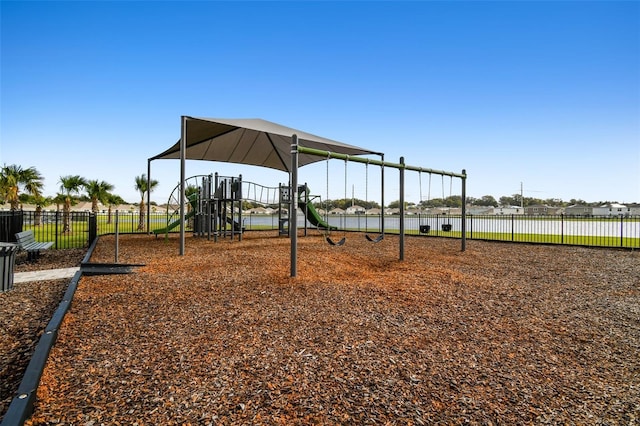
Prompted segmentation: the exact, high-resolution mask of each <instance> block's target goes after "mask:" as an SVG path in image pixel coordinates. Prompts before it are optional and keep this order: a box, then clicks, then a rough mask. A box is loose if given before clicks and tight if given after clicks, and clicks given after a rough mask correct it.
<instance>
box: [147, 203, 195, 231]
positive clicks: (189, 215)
mask: <svg viewBox="0 0 640 426" xmlns="http://www.w3.org/2000/svg"><path fill="white" fill-rule="evenodd" d="M195 214H196V210H195V209H191V211H190V212H189V213H187V214H186V215H184V220H189V219H191V218H192V217H193V216H194V215H195ZM179 225H180V219H178V220H174V221H173V222H171V223H170V224H168V225H167V226H165V227H164V228H159V229H154V230H153V233H154V234H156V235H158V234H166V233H167V232H169V231H171V230H172V229H173V228H175V227H177V226H179Z"/></svg>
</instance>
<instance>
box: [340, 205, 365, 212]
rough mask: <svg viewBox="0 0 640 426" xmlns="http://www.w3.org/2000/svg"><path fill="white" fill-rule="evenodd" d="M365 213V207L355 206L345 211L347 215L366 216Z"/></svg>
mask: <svg viewBox="0 0 640 426" xmlns="http://www.w3.org/2000/svg"><path fill="white" fill-rule="evenodd" d="M365 211H366V210H365V208H364V207H362V206H358V205H355V206H350V207H347V209H346V210H345V213H346V214H365Z"/></svg>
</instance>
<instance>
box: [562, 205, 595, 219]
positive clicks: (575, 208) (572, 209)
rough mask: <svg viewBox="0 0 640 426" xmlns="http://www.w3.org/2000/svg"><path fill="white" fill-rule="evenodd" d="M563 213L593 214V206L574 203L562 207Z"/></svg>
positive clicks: (583, 215) (569, 214)
mask: <svg viewBox="0 0 640 426" xmlns="http://www.w3.org/2000/svg"><path fill="white" fill-rule="evenodd" d="M564 213H565V214H566V215H567V216H582V217H587V216H593V207H590V206H585V205H584V204H574V205H572V206H569V207H566V208H565V209H564Z"/></svg>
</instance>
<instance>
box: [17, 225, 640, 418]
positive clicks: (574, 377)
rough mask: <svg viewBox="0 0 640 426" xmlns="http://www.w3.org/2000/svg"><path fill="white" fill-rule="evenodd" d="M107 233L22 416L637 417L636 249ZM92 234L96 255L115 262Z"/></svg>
mask: <svg viewBox="0 0 640 426" xmlns="http://www.w3.org/2000/svg"><path fill="white" fill-rule="evenodd" d="M397 242H398V239H397V237H395V236H388V237H387V238H386V239H385V240H384V241H383V242H381V243H379V244H372V243H369V242H367V241H365V239H364V237H363V236H362V235H358V234H354V235H348V236H347V243H346V244H345V245H344V246H342V247H331V246H329V245H328V244H326V243H325V242H324V241H323V238H322V236H319V235H316V236H312V237H304V238H300V240H299V254H298V256H299V264H298V275H299V276H298V278H295V279H291V278H289V240H288V239H286V238H279V237H275V236H274V235H273V233H247V234H245V237H244V239H243V241H242V242H238V241H233V242H231V241H229V240H224V241H219V242H218V243H214V242H213V241H207V240H206V239H196V238H191V237H190V238H188V239H187V244H186V255H185V256H184V257H181V256H178V240H177V238H176V237H175V236H171V237H170V238H169V240H164V239H162V238H159V239H154V238H153V237H149V236H121V237H120V242H119V248H120V259H119V260H120V262H129V263H145V264H146V265H147V266H145V267H142V268H139V269H137V270H136V272H135V273H134V274H131V275H110V276H91V277H83V278H82V279H81V281H80V283H79V287H78V291H77V293H76V296H75V298H74V303H73V306H72V308H71V310H70V311H69V313H68V314H67V316H66V317H65V320H64V323H63V326H62V328H61V330H60V333H59V337H58V341H57V343H56V345H55V347H54V348H53V350H52V352H51V355H50V358H49V362H48V364H47V368H46V370H45V372H44V375H43V378H42V381H41V385H40V387H39V388H38V392H37V394H38V402H37V404H36V407H35V413H34V415H33V417H32V420H31V421H29V422H28V423H27V424H30V425H41V424H57V423H62V424H80V425H98V424H102V423H104V424H138V425H143V424H193V425H195V424H287V425H289V424H415V425H419V424H463V423H469V424H523V423H525V424H528V423H533V424H559V423H560V424H611V425H616V424H625V425H626V424H637V423H638V422H639V421H640V420H639V419H640V356H638V354H639V353H640V252H638V251H620V250H601V249H592V248H580V247H559V246H534V245H513V244H505V243H488V242H479V241H469V242H468V248H467V251H466V252H465V253H461V252H460V251H459V248H460V243H459V241H457V240H446V239H436V238H418V237H413V238H407V245H406V250H405V256H406V260H405V261H404V262H399V261H398V244H397ZM113 250H114V241H113V237H103V238H101V240H100V243H99V244H98V247H97V248H96V251H95V253H94V256H93V258H92V259H91V260H92V261H94V262H111V261H113Z"/></svg>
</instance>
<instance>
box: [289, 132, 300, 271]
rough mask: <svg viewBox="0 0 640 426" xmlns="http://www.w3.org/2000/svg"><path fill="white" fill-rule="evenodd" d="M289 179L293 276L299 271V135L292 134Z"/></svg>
mask: <svg viewBox="0 0 640 426" xmlns="http://www.w3.org/2000/svg"><path fill="white" fill-rule="evenodd" d="M289 173H290V175H291V176H290V177H289V181H290V182H291V190H290V191H289V195H290V196H289V199H290V202H289V239H290V240H291V277H295V276H296V275H297V273H298V195H297V194H295V193H293V192H294V191H297V190H298V135H295V134H294V135H293V136H291V171H290V172H289ZM292 193H293V194H292Z"/></svg>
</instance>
